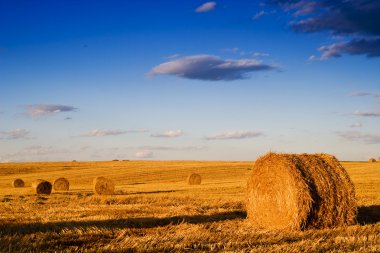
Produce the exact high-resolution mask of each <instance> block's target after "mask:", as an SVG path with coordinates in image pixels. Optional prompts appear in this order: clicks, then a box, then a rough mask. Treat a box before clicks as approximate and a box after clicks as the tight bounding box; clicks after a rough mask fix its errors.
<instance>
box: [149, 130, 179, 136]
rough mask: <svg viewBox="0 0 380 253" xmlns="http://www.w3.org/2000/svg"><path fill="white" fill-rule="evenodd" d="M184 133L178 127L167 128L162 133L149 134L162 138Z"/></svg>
mask: <svg viewBox="0 0 380 253" xmlns="http://www.w3.org/2000/svg"><path fill="white" fill-rule="evenodd" d="M184 134H185V133H184V132H183V131H182V130H180V129H178V130H168V131H166V132H163V133H157V134H151V135H150V136H152V137H163V138H176V137H180V136H182V135H184Z"/></svg>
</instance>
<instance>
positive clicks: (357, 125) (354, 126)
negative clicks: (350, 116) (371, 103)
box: [350, 122, 363, 128]
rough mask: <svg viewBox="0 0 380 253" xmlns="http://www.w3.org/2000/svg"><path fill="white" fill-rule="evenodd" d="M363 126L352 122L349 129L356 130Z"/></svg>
mask: <svg viewBox="0 0 380 253" xmlns="http://www.w3.org/2000/svg"><path fill="white" fill-rule="evenodd" d="M362 126H363V124H362V123H361V122H354V123H352V124H351V126H350V127H351V128H357V127H362Z"/></svg>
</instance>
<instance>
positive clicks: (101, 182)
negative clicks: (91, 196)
mask: <svg viewBox="0 0 380 253" xmlns="http://www.w3.org/2000/svg"><path fill="white" fill-rule="evenodd" d="M93 183H94V192H95V193H96V194H99V195H112V194H113V193H114V191H115V184H114V182H113V181H112V180H110V179H108V178H105V177H97V178H95V179H94V182H93Z"/></svg>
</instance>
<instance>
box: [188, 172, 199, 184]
mask: <svg viewBox="0 0 380 253" xmlns="http://www.w3.org/2000/svg"><path fill="white" fill-rule="evenodd" d="M201 182H202V178H201V175H199V174H196V173H191V174H190V175H189V176H188V177H187V183H188V184H190V185H198V184H201Z"/></svg>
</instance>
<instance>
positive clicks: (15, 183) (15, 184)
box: [12, 178, 25, 188]
mask: <svg viewBox="0 0 380 253" xmlns="http://www.w3.org/2000/svg"><path fill="white" fill-rule="evenodd" d="M12 185H13V187H15V188H21V187H24V186H25V182H24V180H22V179H21V178H16V179H15V180H13V182H12Z"/></svg>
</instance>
